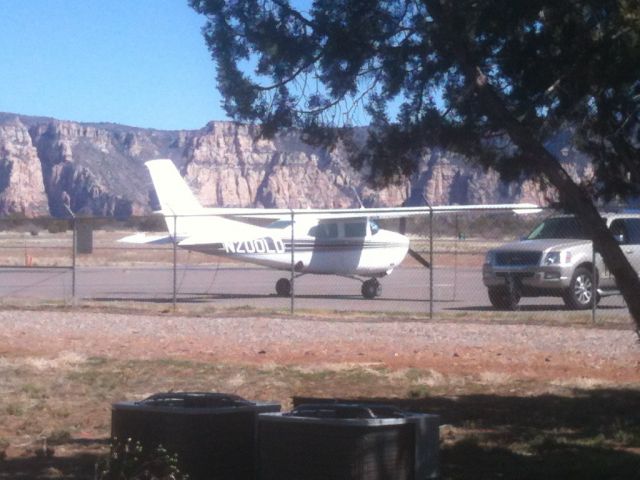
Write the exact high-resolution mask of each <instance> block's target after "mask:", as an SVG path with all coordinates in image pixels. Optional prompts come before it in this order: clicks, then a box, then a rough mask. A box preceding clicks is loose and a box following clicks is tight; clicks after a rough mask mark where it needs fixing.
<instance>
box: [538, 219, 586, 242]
mask: <svg viewBox="0 0 640 480" xmlns="http://www.w3.org/2000/svg"><path fill="white" fill-rule="evenodd" d="M547 238H578V239H584V240H587V239H588V238H589V236H588V235H587V234H586V233H585V232H584V229H583V228H582V226H581V225H580V223H578V220H577V219H576V218H575V217H554V218H547V219H546V220H545V221H544V222H542V223H541V224H540V225H538V226H537V227H536V228H534V229H533V231H532V232H531V233H530V234H529V235H528V236H527V240H537V239H547Z"/></svg>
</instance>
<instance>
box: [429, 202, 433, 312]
mask: <svg viewBox="0 0 640 480" xmlns="http://www.w3.org/2000/svg"><path fill="white" fill-rule="evenodd" d="M429 265H431V266H430V267H429V320H431V319H432V318H433V208H431V205H429Z"/></svg>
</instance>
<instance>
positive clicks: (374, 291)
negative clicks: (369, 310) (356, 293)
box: [362, 278, 382, 298]
mask: <svg viewBox="0 0 640 480" xmlns="http://www.w3.org/2000/svg"><path fill="white" fill-rule="evenodd" d="M381 293H382V285H380V282H378V280H377V279H376V278H371V279H369V280H365V281H364V282H362V296H363V297H364V298H375V297H379V296H380V294H381Z"/></svg>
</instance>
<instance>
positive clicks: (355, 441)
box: [258, 403, 440, 480]
mask: <svg viewBox="0 0 640 480" xmlns="http://www.w3.org/2000/svg"><path fill="white" fill-rule="evenodd" d="M439 423H440V421H439V417H438V416H437V415H429V414H420V413H411V412H406V411H404V410H400V409H398V408H395V407H392V406H387V405H367V404H344V403H335V404H328V403H321V404H306V405H299V406H297V407H296V408H294V409H293V410H292V411H291V412H289V413H266V414H262V415H260V416H259V419H258V455H259V465H260V466H259V478H260V479H261V480H302V479H304V480H321V479H322V480H327V479H331V480H423V479H427V478H437V476H438V450H439Z"/></svg>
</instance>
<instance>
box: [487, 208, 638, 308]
mask: <svg viewBox="0 0 640 480" xmlns="http://www.w3.org/2000/svg"><path fill="white" fill-rule="evenodd" d="M603 218H604V219H605V220H606V222H607V226H608V227H609V229H610V230H611V231H612V233H613V234H614V236H615V238H616V239H617V240H618V242H620V246H621V248H622V251H623V252H624V254H625V255H626V256H627V258H628V259H629V262H630V263H631V265H632V266H633V268H635V270H636V272H640V215H639V214H603ZM482 281H483V283H484V284H485V286H486V287H487V289H488V293H489V300H490V301H491V304H492V305H493V306H494V307H496V308H500V309H513V308H515V306H516V305H517V304H518V302H519V301H520V298H521V297H540V296H553V297H562V299H563V300H564V303H565V305H567V307H569V308H572V309H586V308H590V307H591V306H592V305H593V301H594V298H595V301H596V303H597V302H598V301H599V300H600V298H601V297H603V296H606V295H614V294H617V293H619V292H618V290H617V289H616V284H615V278H614V277H613V275H611V273H610V272H609V271H608V270H607V268H606V267H605V265H604V262H603V261H602V258H601V257H600V255H596V257H595V283H594V266H593V254H592V248H591V241H590V240H588V236H587V235H586V233H585V232H584V229H583V228H582V227H581V225H580V223H578V221H577V219H576V218H575V217H573V216H570V215H561V216H554V217H550V218H547V219H546V220H544V221H543V222H542V223H541V224H540V225H538V226H537V227H536V228H534V229H533V231H532V232H531V233H530V234H529V235H528V236H527V237H525V238H524V239H523V240H520V241H516V242H511V243H507V244H505V245H502V246H500V247H498V248H495V249H492V250H489V252H487V256H486V258H485V262H484V265H483V267H482ZM594 287H595V288H594Z"/></svg>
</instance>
